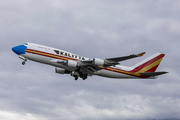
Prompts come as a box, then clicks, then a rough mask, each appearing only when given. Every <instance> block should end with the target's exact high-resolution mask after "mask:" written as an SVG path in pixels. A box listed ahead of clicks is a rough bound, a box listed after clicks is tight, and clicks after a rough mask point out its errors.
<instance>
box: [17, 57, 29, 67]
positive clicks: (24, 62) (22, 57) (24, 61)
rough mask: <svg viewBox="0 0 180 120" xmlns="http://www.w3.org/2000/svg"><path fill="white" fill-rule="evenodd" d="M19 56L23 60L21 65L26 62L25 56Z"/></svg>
mask: <svg viewBox="0 0 180 120" xmlns="http://www.w3.org/2000/svg"><path fill="white" fill-rule="evenodd" d="M19 58H20V59H22V60H24V61H23V62H22V65H25V63H26V61H27V58H24V57H22V56H19Z"/></svg>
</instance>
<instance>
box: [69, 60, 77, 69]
mask: <svg viewBox="0 0 180 120" xmlns="http://www.w3.org/2000/svg"><path fill="white" fill-rule="evenodd" d="M66 65H67V66H68V67H73V68H76V67H77V65H78V63H77V62H76V61H72V60H67V62H66Z"/></svg>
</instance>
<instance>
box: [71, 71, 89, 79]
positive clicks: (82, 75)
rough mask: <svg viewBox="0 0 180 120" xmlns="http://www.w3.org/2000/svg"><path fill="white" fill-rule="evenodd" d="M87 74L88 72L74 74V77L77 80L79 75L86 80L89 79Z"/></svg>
mask: <svg viewBox="0 0 180 120" xmlns="http://www.w3.org/2000/svg"><path fill="white" fill-rule="evenodd" d="M87 76H88V74H87V73H84V74H83V73H79V76H78V75H74V78H75V80H78V77H80V78H82V79H83V80H86V79H87Z"/></svg>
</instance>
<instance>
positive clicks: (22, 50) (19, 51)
mask: <svg viewBox="0 0 180 120" xmlns="http://www.w3.org/2000/svg"><path fill="white" fill-rule="evenodd" d="M26 49H27V47H26V46H25V45H18V46H15V47H13V48H12V51H14V52H15V53H16V54H18V55H20V54H25V50H26Z"/></svg>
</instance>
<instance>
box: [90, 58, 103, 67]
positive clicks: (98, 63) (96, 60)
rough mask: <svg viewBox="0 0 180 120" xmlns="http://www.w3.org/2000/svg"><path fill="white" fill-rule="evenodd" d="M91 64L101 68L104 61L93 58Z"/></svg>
mask: <svg viewBox="0 0 180 120" xmlns="http://www.w3.org/2000/svg"><path fill="white" fill-rule="evenodd" d="M93 64H94V65H100V66H103V65H104V64H105V61H104V60H102V59H99V58H94V59H93Z"/></svg>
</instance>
